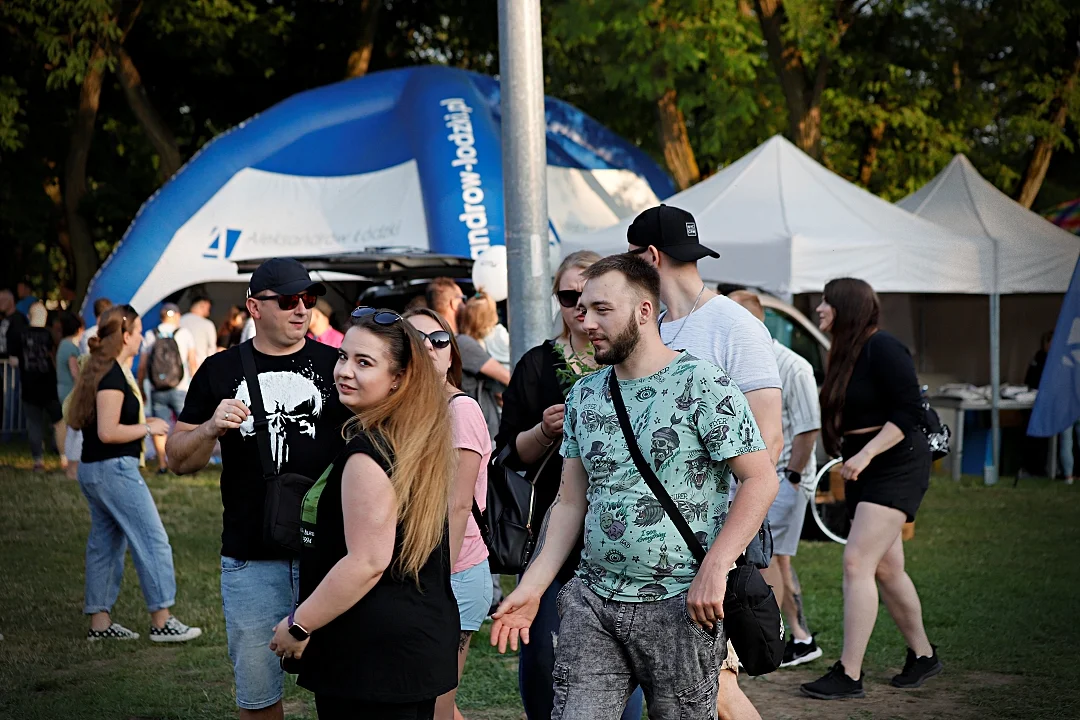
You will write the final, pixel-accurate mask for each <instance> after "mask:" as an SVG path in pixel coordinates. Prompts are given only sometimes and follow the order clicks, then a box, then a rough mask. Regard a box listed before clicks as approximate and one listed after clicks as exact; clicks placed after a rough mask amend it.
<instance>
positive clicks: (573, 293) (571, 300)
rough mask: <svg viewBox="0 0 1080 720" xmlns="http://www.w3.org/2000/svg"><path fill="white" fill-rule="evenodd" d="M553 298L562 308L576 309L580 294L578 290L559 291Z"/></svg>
mask: <svg viewBox="0 0 1080 720" xmlns="http://www.w3.org/2000/svg"><path fill="white" fill-rule="evenodd" d="M555 297H557V298H558V299H559V304H560V305H562V306H563V307H564V308H573V307H577V303H578V299H579V298H580V297H581V292H580V291H578V290H560V291H558V292H557V293H555Z"/></svg>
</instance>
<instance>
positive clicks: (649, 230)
mask: <svg viewBox="0 0 1080 720" xmlns="http://www.w3.org/2000/svg"><path fill="white" fill-rule="evenodd" d="M626 241H627V242H629V243H630V244H631V245H636V246H638V247H648V246H650V245H652V246H653V247H655V248H656V249H657V250H659V251H660V252H662V253H664V254H665V255H670V256H671V257H673V258H675V259H676V260H678V261H680V262H697V261H698V260H700V259H701V258H703V257H705V256H710V257H714V258H718V257H720V253H718V252H716V251H715V250H711V249H709V248H707V247H705V246H704V245H702V244H701V242H700V241H699V240H698V226H697V221H696V220H694V216H693V215H691V214H690V213H688V212H687V211H685V210H683V209H681V208H677V207H670V206H668V205H660V206H658V207H654V208H649V209H648V210H645V211H644V212H642V213H641V214H640V215H638V216H637V217H636V218H634V222H633V223H632V224H631V225H630V227H629V228H627V230H626Z"/></svg>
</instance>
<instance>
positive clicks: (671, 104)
mask: <svg viewBox="0 0 1080 720" xmlns="http://www.w3.org/2000/svg"><path fill="white" fill-rule="evenodd" d="M656 110H657V115H658V117H659V121H660V144H661V146H662V147H663V149H664V160H666V161H667V166H668V170H670V171H671V174H672V176H673V177H674V178H675V185H676V186H677V187H678V188H679V189H680V190H685V189H686V188H688V187H690V186H691V185H693V184H694V183H696V182H697V181H698V180H700V179H701V173H700V172H699V171H698V165H697V160H696V159H695V158H694V148H692V147H691V146H690V137H689V136H688V135H687V133H686V118H685V117H683V113H682V110H680V109H679V104H678V95H677V93H676V92H675V90H674V89H672V90H668V91H667V92H666V93H664V94H663V96H662V97H661V98H660V99H659V100H658V101H657V103H656Z"/></svg>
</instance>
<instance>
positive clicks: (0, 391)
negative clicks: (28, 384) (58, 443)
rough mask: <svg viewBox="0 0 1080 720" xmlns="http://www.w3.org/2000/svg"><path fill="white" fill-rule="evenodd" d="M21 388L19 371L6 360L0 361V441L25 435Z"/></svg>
mask: <svg viewBox="0 0 1080 720" xmlns="http://www.w3.org/2000/svg"><path fill="white" fill-rule="evenodd" d="M21 391H22V388H21V386H20V383H19V369H18V368H15V367H12V365H11V362H10V361H9V360H8V359H7V358H3V359H0V398H2V401H0V402H2V403H3V406H4V407H3V420H2V423H0V440H2V441H3V442H8V441H10V440H11V439H12V438H14V437H16V436H21V435H23V434H24V433H26V419H25V418H24V417H23V412H22V401H21V395H22V392H21Z"/></svg>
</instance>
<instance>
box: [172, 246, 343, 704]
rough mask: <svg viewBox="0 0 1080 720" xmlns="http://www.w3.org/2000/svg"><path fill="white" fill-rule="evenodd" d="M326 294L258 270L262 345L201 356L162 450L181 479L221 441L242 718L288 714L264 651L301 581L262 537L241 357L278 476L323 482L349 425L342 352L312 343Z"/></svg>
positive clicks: (252, 304) (225, 581) (256, 314)
mask: <svg viewBox="0 0 1080 720" xmlns="http://www.w3.org/2000/svg"><path fill="white" fill-rule="evenodd" d="M325 292H326V288H325V287H324V286H323V285H322V283H318V282H314V281H312V279H311V277H310V276H309V275H308V272H307V269H306V268H305V267H304V266H303V265H302V264H301V263H299V262H297V261H296V260H293V259H292V258H274V259H271V260H267V261H266V262H264V263H263V264H262V265H260V266H259V267H258V268H257V269H256V270H255V272H254V273H252V275H251V280H250V282H249V285H248V298H247V309H248V312H249V313H251V317H252V318H254V320H255V326H256V329H257V332H256V334H255V336H254V337H253V338H252V339H251V340H250V341H248V342H245V343H242V344H241V346H237V347H232V348H229V349H228V350H225V351H224V352H220V353H217V354H215V355H211V356H210V357H208V358H207V359H206V362H204V363H203V364H202V366H201V367H200V368H199V370H198V372H196V373H195V377H194V378H192V380H191V386H190V388H189V389H188V393H187V399H186V402H185V403H184V409H183V412H181V413H180V418H179V421H178V422H177V424H176V429H175V430H174V431H173V433H172V435H171V436H170V437H169V441H168V444H167V446H166V453H167V455H168V461H169V468H170V469H172V470H173V472H176V473H178V474H183V473H191V472H196V471H198V470H201V469H202V468H203V467H205V466H206V464H207V463H208V462H209V460H210V455H211V453H212V452H213V450H214V444H215V442H220V443H221V501H222V505H223V506H224V512H223V513H222V523H223V528H222V533H221V597H222V601H223V606H224V609H225V630H226V633H227V635H228V640H229V657H230V658H231V659H232V663H233V674H234V677H235V679H236V703H237V705H239V706H240V717H241V718H280V717H282V709H281V697H282V693H283V691H284V674H283V672H282V670H281V666H280V664H279V662H278V658H277V656H276V655H274V653H273V651H271V650H270V647H269V644H270V639H271V637H272V636H273V634H274V631H273V628H274V626H275V625H276V624H277V623H278V622H280V621H281V618H283V617H285V616H286V615H288V614H289V613H290V612H291V611H292V609H293V597H294V591H295V589H296V588H297V587H298V578H299V562H298V557H297V556H296V555H295V554H293V553H290V552H289V551H288V550H285V549H284V548H282V547H281V546H279V545H276V544H273V543H268V542H266V541H265V540H264V537H263V510H264V499H265V496H266V480H265V479H264V477H263V469H262V463H261V458H260V455H259V447H258V444H257V440H256V430H255V427H254V422H253V418H252V417H251V410H250V409H249V408H250V406H251V391H250V388H249V387H248V381H247V379H246V378H245V374H244V367H243V363H242V361H241V351H242V349H243V350H246V349H248V348H250V349H251V350H252V355H253V356H254V361H255V372H256V375H257V377H258V384H259V388H260V390H261V394H262V404H263V408H264V412H265V413H266V420H267V424H268V426H267V430H268V432H269V433H270V447H271V459H272V461H273V463H274V466H275V467H274V468H272V469H273V471H274V472H275V473H277V474H284V473H297V474H299V475H304V476H306V477H309V478H316V477H319V475H320V474H321V473H322V471H323V470H324V469H325V468H326V465H327V463H328V462H330V461H331V460H332V459H333V458H334V457H335V456H336V455H337V453H338V452H339V451H340V450H341V447H342V445H343V444H344V443H343V441H342V439H341V426H342V424H343V423H344V422H345V420H346V419H348V417H349V413H348V411H347V410H346V409H345V408H344V407H343V406H342V405H341V403H340V402H339V401H338V394H337V389H336V388H335V386H334V365H335V364H336V363H337V350H336V349H334V348H332V347H330V346H328V345H322V344H320V343H318V342H315V340H312V339H308V338H306V337H305V336H306V334H307V331H308V324H309V323H310V321H311V309H312V308H313V307H314V306H315V302H316V301H317V299H318V297H319V296H320V295H322V294H324V293H325Z"/></svg>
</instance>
